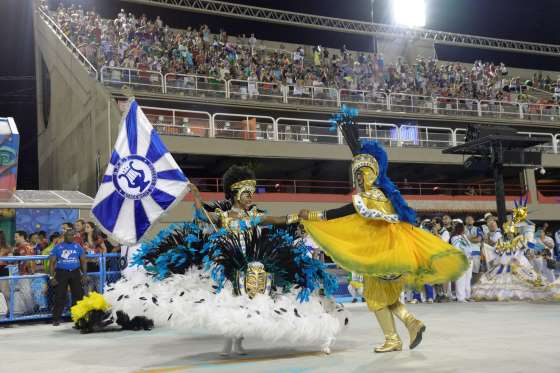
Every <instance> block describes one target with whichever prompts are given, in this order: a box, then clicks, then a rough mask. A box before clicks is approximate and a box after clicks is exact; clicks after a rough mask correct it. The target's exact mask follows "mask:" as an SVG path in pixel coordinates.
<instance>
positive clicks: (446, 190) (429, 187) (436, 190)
mask: <svg viewBox="0 0 560 373" xmlns="http://www.w3.org/2000/svg"><path fill="white" fill-rule="evenodd" d="M191 181H192V182H193V183H194V184H196V185H197V187H198V188H199V189H200V190H201V191H202V192H215V193H219V192H223V184H222V179H220V178H193V179H192V180H191ZM395 184H396V185H397V186H398V187H399V189H400V191H401V193H402V194H406V195H420V196H424V195H425V196H430V195H447V196H473V197H476V196H493V195H495V185H494V184H465V183H425V182H396V183H395ZM505 191H506V195H508V196H518V195H519V193H521V191H522V187H521V186H520V185H518V184H506V185H505ZM351 192H352V184H351V183H350V182H348V181H332V180H295V179H257V193H312V194H344V195H346V194H349V193H351Z"/></svg>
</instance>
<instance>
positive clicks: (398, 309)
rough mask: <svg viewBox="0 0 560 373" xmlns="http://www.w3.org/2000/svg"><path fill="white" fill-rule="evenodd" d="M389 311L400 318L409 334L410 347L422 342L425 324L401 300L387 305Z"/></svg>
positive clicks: (412, 347)
mask: <svg viewBox="0 0 560 373" xmlns="http://www.w3.org/2000/svg"><path fill="white" fill-rule="evenodd" d="M389 309H390V310H391V312H392V313H393V314H394V315H395V316H397V317H398V318H399V320H401V321H402V322H403V323H404V325H405V326H406V328H407V329H408V334H409V335H410V349H411V350H412V349H414V348H415V347H416V346H418V345H419V344H420V342H422V333H424V332H425V331H426V326H425V325H424V324H423V323H422V321H420V320H418V319H417V318H415V317H414V315H413V314H411V313H410V312H408V310H407V309H406V308H405V306H404V305H403V304H402V303H401V302H398V301H397V302H396V303H394V304H392V305H390V306H389Z"/></svg>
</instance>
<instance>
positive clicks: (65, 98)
mask: <svg viewBox="0 0 560 373" xmlns="http://www.w3.org/2000/svg"><path fill="white" fill-rule="evenodd" d="M34 25H35V44H36V53H35V55H36V74H37V82H38V85H37V96H38V98H37V100H38V108H39V110H38V113H37V123H38V147H39V186H40V188H41V189H65V190H74V189H78V190H80V191H82V192H84V193H86V194H89V195H93V194H94V193H95V191H96V180H95V175H96V158H97V154H98V153H99V154H100V164H101V165H102V170H101V172H104V165H106V164H107V161H108V159H109V156H110V149H111V148H112V142H113V141H112V140H110V137H109V128H108V123H109V121H108V119H109V117H111V118H112V121H113V123H118V121H119V118H120V112H119V111H118V108H117V106H116V104H115V103H114V102H113V101H112V100H111V99H110V96H109V94H108V93H107V91H106V90H105V88H104V87H102V86H101V85H100V84H98V83H97V82H96V81H95V80H94V79H92V78H91V77H90V76H89V75H88V72H87V71H86V69H85V68H84V67H83V66H82V65H81V64H80V62H79V61H78V59H76V57H75V56H74V55H73V54H72V53H71V52H70V51H69V50H68V49H67V48H66V47H65V46H64V45H63V44H62V43H61V42H60V41H59V39H58V37H57V36H56V34H54V33H53V32H52V31H51V30H50V28H48V26H47V25H46V24H45V23H44V22H43V21H42V19H41V18H39V17H38V16H37V15H36V16H35V22H34ZM43 61H44V63H45V64H46V66H47V69H48V72H49V75H50V96H51V97H50V115H49V118H48V126H47V125H46V123H45V121H44V120H43V112H42V110H41V108H42V105H43V100H44V99H45V98H44V97H43V89H42V85H43V83H44V82H43V76H42V75H43V74H42V68H41V67H42V66H41V64H42V63H43ZM116 131H117V128H116V125H115V126H114V127H113V128H112V132H113V135H112V136H111V138H112V139H114V138H115V133H116Z"/></svg>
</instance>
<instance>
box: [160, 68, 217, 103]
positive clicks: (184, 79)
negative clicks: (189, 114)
mask: <svg viewBox="0 0 560 373" xmlns="http://www.w3.org/2000/svg"><path fill="white" fill-rule="evenodd" d="M164 83H165V87H164V89H163V91H164V92H165V93H169V94H176V95H184V96H193V97H213V98H224V99H225V98H227V97H228V95H227V82H226V81H225V80H224V79H217V78H212V77H209V76H204V75H185V74H175V73H168V74H165V77H164Z"/></svg>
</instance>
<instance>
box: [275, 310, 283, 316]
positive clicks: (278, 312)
mask: <svg viewBox="0 0 560 373" xmlns="http://www.w3.org/2000/svg"><path fill="white" fill-rule="evenodd" d="M274 312H276V313H277V314H279V315H281V314H282V312H280V311H278V310H274Z"/></svg>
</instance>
